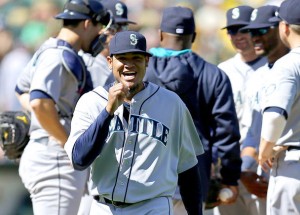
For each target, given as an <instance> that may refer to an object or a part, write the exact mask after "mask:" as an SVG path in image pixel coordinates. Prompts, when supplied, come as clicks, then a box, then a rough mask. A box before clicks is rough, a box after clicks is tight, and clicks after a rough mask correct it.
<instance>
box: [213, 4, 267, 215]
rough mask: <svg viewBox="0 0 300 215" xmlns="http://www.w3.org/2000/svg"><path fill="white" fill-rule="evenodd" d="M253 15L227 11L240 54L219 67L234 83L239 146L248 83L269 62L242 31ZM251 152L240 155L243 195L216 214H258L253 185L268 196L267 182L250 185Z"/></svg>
mask: <svg viewBox="0 0 300 215" xmlns="http://www.w3.org/2000/svg"><path fill="white" fill-rule="evenodd" d="M251 14H252V15H251ZM254 14H256V9H253V8H252V7H250V6H247V5H240V6H238V7H234V8H231V9H229V10H228V11H227V12H226V17H227V26H226V27H224V28H223V29H226V30H227V34H228V36H229V39H230V41H231V43H232V46H233V47H234V49H235V50H236V51H237V54H236V55H235V56H234V57H232V58H230V59H228V60H226V61H224V62H222V63H220V64H219V65H218V66H219V67H220V68H221V69H222V70H223V71H224V72H225V73H226V74H227V75H228V76H229V79H230V81H231V84H232V89H233V94H234V101H235V108H236V111H237V115H238V119H239V126H240V131H241V139H240V144H241V145H242V146H243V144H244V143H243V142H244V139H245V135H246V133H247V128H246V127H245V126H243V124H242V123H241V122H242V121H243V118H244V111H245V106H246V94H245V92H246V90H247V89H248V88H249V87H251V86H250V84H249V80H250V79H251V77H252V76H253V75H254V74H255V73H256V71H257V69H259V68H260V67H261V66H263V65H264V64H265V63H266V59H265V58H264V57H263V56H259V55H257V54H256V52H255V50H254V47H253V43H252V41H251V36H250V34H249V32H245V31H242V29H243V28H244V27H245V26H247V25H248V24H249V22H250V23H251V20H250V18H252V17H253V16H254ZM251 152H252V151H250V152H249V151H248V148H246V149H245V150H244V151H242V153H241V157H242V161H243V163H242V169H241V170H242V172H241V180H240V181H239V190H240V193H239V196H238V199H237V201H236V202H235V203H234V204H231V205H220V206H219V207H218V208H215V209H214V214H222V215H226V214H228V215H229V214H230V215H234V214H241V211H243V212H245V213H246V214H249V215H255V214H259V212H258V209H257V204H256V202H257V197H256V196H253V195H251V194H252V192H253V185H254V186H258V187H260V189H259V192H260V195H261V193H265V191H266V190H267V185H266V183H261V181H258V182H257V183H258V184H256V183H254V182H253V181H252V182H251V183H250V184H249V183H247V182H248V181H247V179H250V178H253V177H254V176H255V177H256V176H257V174H256V171H254V172H253V171H249V165H247V164H248V163H247V162H248V161H247V158H248V157H247V156H245V155H247V154H249V153H251ZM253 175H254V176H253ZM250 191H251V192H250ZM256 194H257V193H256Z"/></svg>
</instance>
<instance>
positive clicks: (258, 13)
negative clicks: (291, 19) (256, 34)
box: [241, 5, 278, 31]
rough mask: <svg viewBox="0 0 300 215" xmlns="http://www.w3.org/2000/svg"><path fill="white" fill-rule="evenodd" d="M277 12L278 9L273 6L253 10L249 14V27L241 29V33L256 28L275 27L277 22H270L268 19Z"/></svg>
mask: <svg viewBox="0 0 300 215" xmlns="http://www.w3.org/2000/svg"><path fill="white" fill-rule="evenodd" d="M277 10H278V7H277V6H275V5H265V6H261V7H259V8H256V9H254V10H253V11H252V13H251V18H250V23H249V25H247V26H245V27H243V28H242V29H241V31H244V30H250V29H258V28H268V27H271V26H275V25H277V24H278V22H277V23H274V22H270V18H272V17H275V16H276V11H277Z"/></svg>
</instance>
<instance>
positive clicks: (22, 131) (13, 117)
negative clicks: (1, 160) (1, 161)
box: [0, 111, 30, 160]
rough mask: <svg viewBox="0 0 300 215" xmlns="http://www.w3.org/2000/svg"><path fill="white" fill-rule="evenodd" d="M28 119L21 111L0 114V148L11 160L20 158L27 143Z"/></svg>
mask: <svg viewBox="0 0 300 215" xmlns="http://www.w3.org/2000/svg"><path fill="white" fill-rule="evenodd" d="M29 127H30V118H29V116H28V115H27V114H26V113H24V112H22V111H6V112H2V113H0V146H1V148H2V149H3V151H4V155H5V156H7V157H8V158H9V159H11V160H15V159H18V158H20V157H21V155H22V153H23V150H24V148H25V146H26V145H27V143H28V142H29V135H28V132H29Z"/></svg>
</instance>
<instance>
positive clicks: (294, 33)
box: [258, 0, 300, 215]
mask: <svg viewBox="0 0 300 215" xmlns="http://www.w3.org/2000/svg"><path fill="white" fill-rule="evenodd" d="M278 18H279V19H280V20H281V21H280V23H279V35H280V38H281V40H282V41H283V43H284V44H285V45H286V46H287V47H288V48H290V49H291V51H290V52H289V53H288V54H286V55H285V56H283V57H282V58H280V59H278V60H277V61H276V62H275V64H274V66H273V68H272V70H271V72H270V76H269V80H268V82H267V83H266V85H265V89H266V91H265V95H264V96H265V97H264V98H263V99H264V102H265V103H264V105H263V120H262V130H261V142H260V146H259V155H258V160H259V165H260V166H261V167H262V168H263V169H264V170H265V171H267V170H268V168H271V173H270V179H269V187H268V194H267V214H268V215H270V214H272V215H282V214H289V215H296V214H300V198H299V196H300V189H299V187H300V172H299V168H300V162H299V160H300V142H299V139H300V137H299V131H300V121H299V117H300V115H299V114H300V113H299V109H300V103H299V102H300V88H299V86H300V61H299V56H300V48H299V47H300V8H299V0H285V1H283V2H282V4H281V5H280V8H279V14H278Z"/></svg>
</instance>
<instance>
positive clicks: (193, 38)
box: [192, 32, 197, 43]
mask: <svg viewBox="0 0 300 215" xmlns="http://www.w3.org/2000/svg"><path fill="white" fill-rule="evenodd" d="M196 35H197V33H196V32H194V33H193V37H192V43H193V42H194V41H195V39H196Z"/></svg>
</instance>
